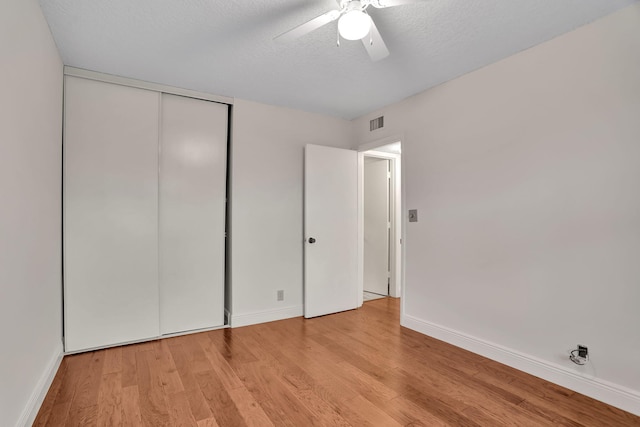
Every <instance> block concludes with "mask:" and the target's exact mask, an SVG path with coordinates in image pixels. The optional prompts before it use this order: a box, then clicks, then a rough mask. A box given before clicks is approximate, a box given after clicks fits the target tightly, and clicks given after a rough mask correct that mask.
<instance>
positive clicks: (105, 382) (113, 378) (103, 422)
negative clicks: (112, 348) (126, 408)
mask: <svg viewBox="0 0 640 427" xmlns="http://www.w3.org/2000/svg"><path fill="white" fill-rule="evenodd" d="M114 353H115V352H114ZM97 404H98V415H97V424H98V426H101V427H109V426H119V425H122V409H121V407H122V375H121V373H120V372H111V373H107V374H102V379H101V381H100V390H99V392H98V400H97Z"/></svg>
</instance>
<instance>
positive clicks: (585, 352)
mask: <svg viewBox="0 0 640 427" xmlns="http://www.w3.org/2000/svg"><path fill="white" fill-rule="evenodd" d="M578 357H582V358H583V359H586V358H588V357H589V349H588V348H587V346H586V345H580V344H578Z"/></svg>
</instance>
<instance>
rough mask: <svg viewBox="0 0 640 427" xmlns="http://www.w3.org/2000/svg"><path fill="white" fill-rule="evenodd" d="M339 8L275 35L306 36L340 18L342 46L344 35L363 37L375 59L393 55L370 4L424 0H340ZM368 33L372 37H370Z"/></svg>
mask: <svg viewBox="0 0 640 427" xmlns="http://www.w3.org/2000/svg"><path fill="white" fill-rule="evenodd" d="M336 1H337V2H338V6H339V9H333V10H330V11H329V12H327V13H324V14H322V15H320V16H318V17H315V18H313V19H312V20H311V21H308V22H305V23H304V24H302V25H299V26H297V27H295V28H294V29H292V30H289V31H287V32H285V33H282V34H280V35H279V36H277V37H275V38H274V40H279V41H292V40H295V39H297V38H299V37H302V36H304V35H305V34H308V33H310V32H312V31H314V30H317V29H318V28H320V27H322V26H324V25H327V24H328V23H330V22H333V21H335V20H338V46H340V37H341V36H342V38H344V39H346V40H362V43H363V44H364V47H365V49H366V50H367V53H369V57H370V58H371V60H372V61H379V60H381V59H384V58H386V57H387V56H388V55H389V50H388V49H387V46H386V45H385V44H384V40H382V36H381V35H380V32H379V31H378V28H377V27H376V24H375V23H374V22H373V19H371V17H370V16H369V14H368V13H367V8H368V7H369V6H373V7H375V8H376V9H383V8H386V7H391V6H400V5H404V4H411V3H420V2H421V1H424V0H359V1H358V0H336ZM367 36H368V37H367Z"/></svg>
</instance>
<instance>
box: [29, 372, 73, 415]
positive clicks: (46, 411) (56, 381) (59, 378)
mask: <svg viewBox="0 0 640 427" xmlns="http://www.w3.org/2000/svg"><path fill="white" fill-rule="evenodd" d="M66 370H67V369H66V363H61V364H60V368H59V369H58V372H56V375H55V377H54V378H53V382H52V383H51V387H49V391H48V395H50V396H52V398H51V399H45V400H44V402H43V403H42V406H41V407H40V410H39V411H38V415H37V416H36V419H35V420H34V421H33V426H34V427H40V426H44V425H47V421H48V420H49V417H50V416H51V411H52V410H53V405H54V402H55V398H56V397H57V396H58V393H59V392H60V389H61V387H62V383H63V378H64V376H65V373H66Z"/></svg>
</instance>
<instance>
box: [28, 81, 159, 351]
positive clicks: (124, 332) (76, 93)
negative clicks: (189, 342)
mask: <svg viewBox="0 0 640 427" xmlns="http://www.w3.org/2000/svg"><path fill="white" fill-rule="evenodd" d="M159 101H160V94H159V93H157V92H152V91H147V90H142V89H136V88H131V87H125V86H118V85H114V84H109V83H103V82H98V81H93V80H88V79H82V78H77V77H71V76H66V77H65V129H64V132H65V139H64V276H65V278H64V282H65V301H64V302H65V343H66V347H65V349H66V351H78V350H84V349H90V348H94V347H104V346H108V345H112V344H118V343H124V342H128V341H135V340H141V339H145V338H151V337H156V336H158V335H159V330H158V329H159V328H158V315H159V314H158V249H157V248H158V213H157V212H158V115H159ZM34 125H37V124H34Z"/></svg>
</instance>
